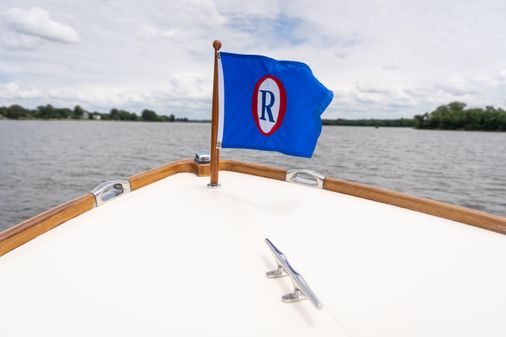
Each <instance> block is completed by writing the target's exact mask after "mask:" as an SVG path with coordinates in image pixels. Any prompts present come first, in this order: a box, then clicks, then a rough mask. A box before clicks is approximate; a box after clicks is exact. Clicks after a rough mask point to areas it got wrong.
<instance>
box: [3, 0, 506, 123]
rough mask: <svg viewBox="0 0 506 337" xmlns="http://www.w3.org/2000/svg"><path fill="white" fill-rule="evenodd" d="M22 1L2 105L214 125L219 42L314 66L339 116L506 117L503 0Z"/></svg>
mask: <svg viewBox="0 0 506 337" xmlns="http://www.w3.org/2000/svg"><path fill="white" fill-rule="evenodd" d="M19 3H20V2H19V0H2V1H1V2H0V13H4V15H3V19H4V22H3V23H2V22H0V42H1V43H0V53H1V55H2V56H1V57H0V88H2V89H0V90H4V91H3V92H4V94H3V96H2V95H0V105H3V104H5V102H6V97H7V96H8V95H7V94H6V92H8V93H9V95H11V97H14V96H15V92H16V90H14V91H6V90H7V89H6V88H5V87H4V86H5V85H4V86H2V84H1V83H19V84H20V85H19V87H20V88H18V91H23V90H28V91H30V90H32V89H33V90H34V91H33V93H35V92H38V93H39V94H40V95H35V94H33V95H32V96H31V97H29V98H26V99H25V98H22V95H20V96H19V97H18V98H17V99H18V103H20V104H26V105H36V104H37V105H38V104H46V103H52V104H55V105H58V104H60V105H73V104H82V105H85V106H87V108H89V109H102V110H108V109H110V108H112V107H118V108H125V109H132V110H135V109H140V108H144V107H148V108H153V109H155V110H157V111H158V112H161V113H174V114H176V115H180V116H182V115H186V116H188V117H194V118H209V113H210V104H211V97H210V96H211V86H212V62H213V61H212V48H211V42H212V41H213V40H214V39H216V38H220V39H221V40H222V42H223V50H225V51H231V52H238V53H256V54H265V55H268V56H271V57H274V58H278V59H292V60H299V61H302V62H306V63H307V64H309V65H310V66H311V68H312V70H313V72H314V74H315V75H316V77H317V78H318V79H320V81H321V82H322V83H324V84H325V85H326V86H328V87H329V88H330V89H332V90H333V91H334V94H335V95H334V97H335V98H334V101H333V103H332V105H331V106H330V107H329V109H328V111H327V112H326V113H325V117H327V118H333V117H343V118H359V117H360V118H389V117H391V118H394V117H401V116H402V117H409V116H413V115H414V114H418V113H423V112H426V111H430V110H432V109H434V108H435V107H437V106H438V105H441V104H446V103H448V102H450V101H452V100H461V101H465V102H466V103H468V104H469V105H471V106H478V105H488V104H493V105H502V106H506V95H504V92H506V70H505V69H506V61H505V60H504V58H503V56H502V55H504V54H505V53H506V44H505V43H504V42H505V41H506V40H505V38H504V34H502V32H504V31H506V20H504V18H503V15H502V14H501V13H504V12H505V11H506V3H505V2H504V1H501V0H482V1H480V2H479V3H478V2H475V1H467V0H464V1H461V2H459V3H458V4H457V3H455V2H454V1H452V0H427V1H421V0H420V1H416V0H412V1H397V0H390V1H388V2H384V1H366V0H356V1H353V2H342V1H340V2H336V1H327V0H313V1H308V0H293V1H289V2H276V1H271V0H258V1H254V2H244V1H238V0H192V1H164V0H146V1H137V0H121V1H113V0H108V1H103V0H87V1H86V2H82V1H64V0H38V1H37V5H38V6H40V8H38V7H33V8H29V9H26V8H25V9H19V8H18V7H20V5H19ZM41 8H44V9H41ZM48 13H51V16H50V15H49V14H48ZM69 25H71V26H72V27H70V26H69ZM77 32H79V34H78V33H77ZM80 36H82V39H81V38H80ZM78 40H79V41H80V43H73V44H71V43H72V42H76V41H78ZM48 41H57V42H64V43H46V42H48ZM33 48H36V52H33V51H29V49H33ZM21 84H23V85H21ZM9 102H11V101H9Z"/></svg>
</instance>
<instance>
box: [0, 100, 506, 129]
mask: <svg viewBox="0 0 506 337" xmlns="http://www.w3.org/2000/svg"><path fill="white" fill-rule="evenodd" d="M1 119H11V120H74V121H75V120H81V121H89V120H94V121H99V120H100V121H132V122H168V123H171V122H181V123H210V122H211V121H210V120H207V119H202V120H199V119H189V118H187V117H176V116H175V115H173V114H170V115H158V114H157V113H156V112H155V111H153V110H149V109H144V110H142V112H141V113H140V115H137V113H135V112H130V111H127V110H120V109H116V108H113V109H111V110H110V112H108V113H103V112H97V111H94V112H90V111H87V110H85V109H83V108H82V107H81V106H79V105H76V106H75V107H74V108H73V109H69V108H56V107H53V106H52V105H50V104H48V105H45V106H39V107H37V108H36V109H26V108H24V107H22V106H20V105H16V104H14V105H11V106H9V107H6V106H3V107H0V120H1ZM322 124H323V125H326V126H336V125H337V126H365V127H375V128H380V127H403V128H415V129H423V130H461V131H498V132H501V131H502V132H504V131H506V111H505V110H503V109H502V108H495V107H493V106H487V107H485V109H482V108H466V104H465V103H461V102H452V103H449V104H446V105H441V106H439V107H438V108H437V109H436V110H434V111H432V112H430V113H429V112H426V113H425V114H423V115H415V116H414V117H413V118H397V119H372V118H371V119H343V118H337V119H325V118H324V119H322Z"/></svg>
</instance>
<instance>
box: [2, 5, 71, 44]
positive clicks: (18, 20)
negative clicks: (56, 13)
mask: <svg viewBox="0 0 506 337" xmlns="http://www.w3.org/2000/svg"><path fill="white" fill-rule="evenodd" d="M3 16H4V19H5V21H6V22H7V24H8V25H9V26H10V27H11V28H12V29H13V30H15V31H16V32H17V33H19V34H23V35H29V36H33V37H37V38H41V39H44V40H49V41H53V42H60V43H75V42H78V41H79V34H78V33H77V32H76V31H75V30H74V29H73V28H72V27H70V26H68V25H64V24H62V23H59V22H57V21H54V20H52V19H51V18H50V16H49V13H48V12H47V11H45V10H44V9H42V8H39V7H32V8H30V9H27V10H25V9H20V8H11V9H9V10H7V11H6V12H5V13H4V15H3ZM18 38H19V37H18Z"/></svg>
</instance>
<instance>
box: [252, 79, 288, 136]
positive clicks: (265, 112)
mask: <svg viewBox="0 0 506 337" xmlns="http://www.w3.org/2000/svg"><path fill="white" fill-rule="evenodd" d="M251 108H252V109H251V110H252V113H253V119H254V120H255V124H256V125H257V128H258V130H259V131H260V133H262V134H263V135H264V136H270V135H272V134H273V133H274V132H275V131H276V130H277V129H279V127H280V126H281V123H283V118H284V117H285V112H286V92H285V88H284V87H283V83H281V81H280V80H279V79H278V78H276V77H274V76H272V75H265V76H264V77H262V78H261V79H259V80H258V81H257V83H256V84H255V90H253V99H252V106H251Z"/></svg>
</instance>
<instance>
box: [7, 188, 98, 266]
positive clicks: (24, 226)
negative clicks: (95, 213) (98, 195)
mask: <svg viewBox="0 0 506 337" xmlns="http://www.w3.org/2000/svg"><path fill="white" fill-rule="evenodd" d="M94 207H95V198H94V197H93V195H92V194H86V195H83V196H80V197H78V198H76V199H74V200H71V201H69V202H66V203H64V204H61V205H59V206H57V207H55V208H52V209H50V210H49V211H46V212H44V213H42V214H40V215H37V216H35V217H33V218H31V219H28V220H26V221H24V222H22V223H20V224H18V225H16V226H14V227H11V228H9V229H7V230H5V231H3V232H1V233H0V256H2V255H4V254H6V253H7V252H10V251H11V250H13V249H14V248H16V247H19V246H21V245H22V244H24V243H26V242H28V241H30V240H32V239H33V238H35V237H37V236H39V235H41V234H43V233H45V232H47V231H49V230H50V229H53V228H54V227H57V226H58V225H61V224H62V223H64V222H65V221H68V220H70V219H72V218H74V217H76V216H78V215H80V214H83V213H84V212H87V211H89V210H90V209H92V208H94Z"/></svg>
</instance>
